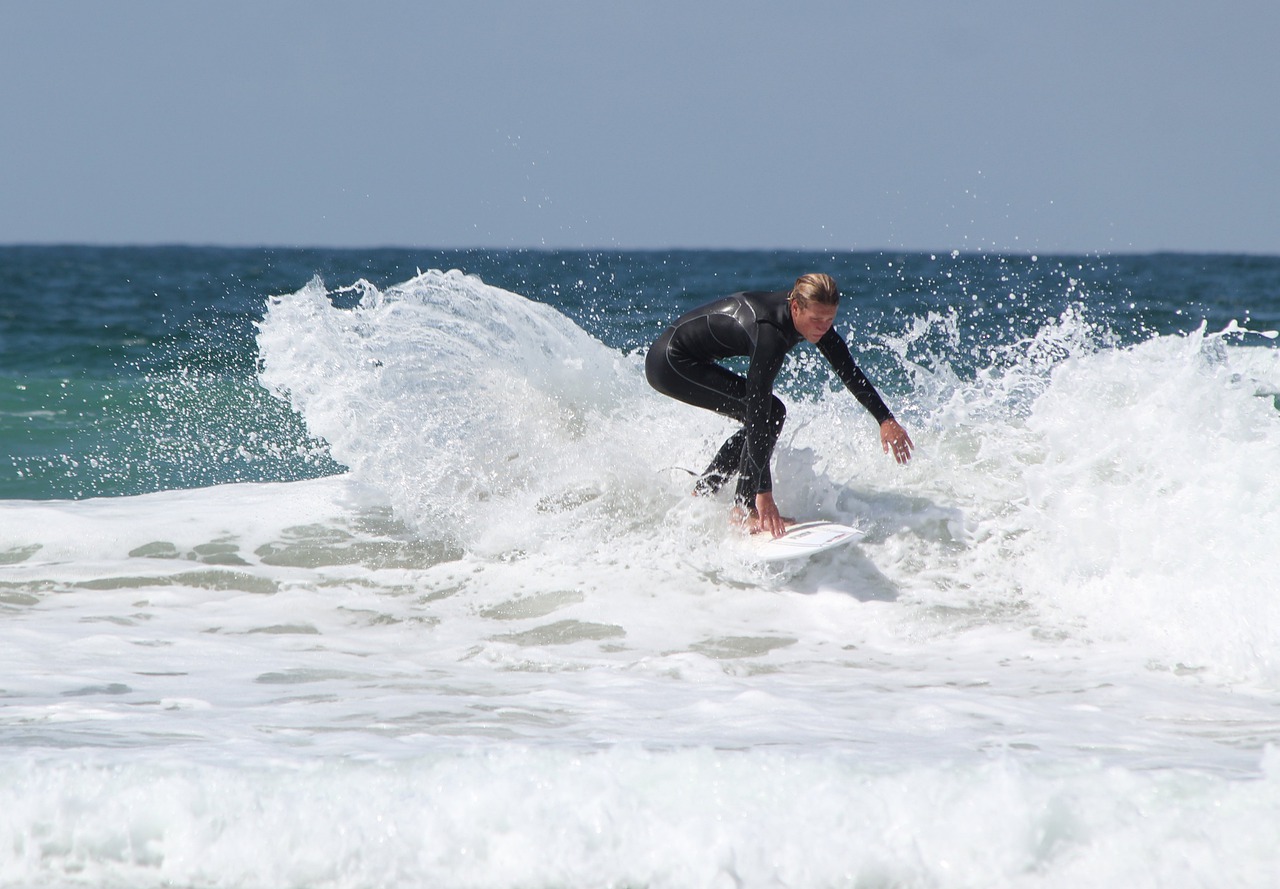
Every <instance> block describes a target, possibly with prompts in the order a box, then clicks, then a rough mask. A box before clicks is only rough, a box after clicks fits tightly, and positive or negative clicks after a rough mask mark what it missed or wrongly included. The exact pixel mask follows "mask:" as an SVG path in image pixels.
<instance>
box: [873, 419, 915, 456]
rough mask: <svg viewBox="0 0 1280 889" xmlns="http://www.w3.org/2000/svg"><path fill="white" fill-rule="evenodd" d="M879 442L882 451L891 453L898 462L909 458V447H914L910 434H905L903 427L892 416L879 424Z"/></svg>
mask: <svg viewBox="0 0 1280 889" xmlns="http://www.w3.org/2000/svg"><path fill="white" fill-rule="evenodd" d="M880 444H881V446H882V447H883V448H884V452H885V453H886V454H893V459H895V460H897V461H898V462H899V463H906V462H907V461H908V460H910V459H911V449H912V448H914V447H915V442H913V441H912V440H911V436H910V435H907V430H905V429H903V428H902V426H900V425H899V424H898V421H897V420H895V419H893V417H890V418H889V419H887V420H885V421H884V422H883V423H881V424H880Z"/></svg>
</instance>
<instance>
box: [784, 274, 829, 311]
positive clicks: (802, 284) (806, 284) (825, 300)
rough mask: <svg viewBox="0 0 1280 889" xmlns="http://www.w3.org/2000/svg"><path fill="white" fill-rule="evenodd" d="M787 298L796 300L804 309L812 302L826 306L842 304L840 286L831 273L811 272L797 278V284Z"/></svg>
mask: <svg viewBox="0 0 1280 889" xmlns="http://www.w3.org/2000/svg"><path fill="white" fill-rule="evenodd" d="M787 298H788V299H790V300H794V301H795V302H796V303H797V304H798V305H799V306H800V308H802V309H803V308H807V307H808V305H809V303H810V302H815V303H819V304H821V305H824V306H838V305H840V288H838V287H836V282H835V279H834V278H832V277H831V276H830V275H824V274H822V273H821V272H810V273H809V274H807V275H801V276H800V277H799V278H796V283H795V286H794V287H792V288H791V295H790V296H788V297H787Z"/></svg>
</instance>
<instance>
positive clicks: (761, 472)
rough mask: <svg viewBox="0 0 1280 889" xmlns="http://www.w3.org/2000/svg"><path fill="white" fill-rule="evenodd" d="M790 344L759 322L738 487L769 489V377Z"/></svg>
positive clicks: (771, 436) (749, 378) (771, 438)
mask: <svg viewBox="0 0 1280 889" xmlns="http://www.w3.org/2000/svg"><path fill="white" fill-rule="evenodd" d="M789 348H790V344H789V343H787V342H786V341H785V340H784V339H783V338H782V336H781V334H780V333H779V332H778V331H777V330H776V329H775V328H773V327H771V326H768V325H763V324H762V325H760V332H759V339H758V341H757V343H756V350H755V353H754V354H753V355H752V356H751V365H750V367H748V369H747V421H746V424H745V429H746V433H747V442H746V453H745V455H744V456H745V459H744V460H743V461H742V465H741V471H742V475H743V478H742V482H741V484H740V486H739V491H746V492H750V491H754V492H755V493H760V492H762V491H768V490H770V489H771V488H772V487H773V485H772V477H771V476H770V474H769V471H768V470H769V458H770V457H771V456H772V455H773V442H774V441H775V440H776V438H775V435H774V433H773V431H772V430H771V428H770V427H771V424H772V423H773V418H772V416H771V415H772V413H773V381H774V380H775V379H776V378H777V376H778V371H780V370H781V369H782V362H783V360H784V359H785V358H786V357H787V351H788V349H789Z"/></svg>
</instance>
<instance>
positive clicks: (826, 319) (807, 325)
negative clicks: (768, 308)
mask: <svg viewBox="0 0 1280 889" xmlns="http://www.w3.org/2000/svg"><path fill="white" fill-rule="evenodd" d="M838 311H839V307H838V306H824V305H823V304H822V303H815V302H811V303H809V304H808V305H804V306H802V305H800V303H799V302H797V301H796V300H792V301H791V321H792V322H793V323H794V324H795V326H796V332H797V333H799V334H800V335H801V336H802V337H804V338H805V339H806V340H808V341H809V342H811V343H816V342H817V341H818V340H820V339H822V337H823V336H825V335H826V332H827V331H828V330H830V329H831V325H832V324H835V322H836V312H838Z"/></svg>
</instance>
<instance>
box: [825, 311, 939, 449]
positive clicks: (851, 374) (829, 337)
mask: <svg viewBox="0 0 1280 889" xmlns="http://www.w3.org/2000/svg"><path fill="white" fill-rule="evenodd" d="M817 345H818V350H819V351H820V352H822V355H823V357H824V358H826V359H827V363H828V364H830V365H831V369H832V370H834V371H835V372H836V376H838V377H839V378H840V382H842V383H844V385H845V388H846V389H848V390H849V391H850V392H851V393H853V397H854V398H856V399H858V402H859V403H860V404H861V405H862V406H863V407H865V408H866V409H867V410H868V411H869V412H870V413H871V416H873V417H875V419H876V422H877V423H879V424H880V446H881V447H882V448H884V452H885V453H886V454H892V455H893V459H895V460H897V461H898V462H899V463H906V462H907V461H908V460H910V459H911V450H912V448H914V447H915V443H914V442H912V441H911V436H909V435H907V430H905V429H903V428H902V424H901V423H899V422H898V421H897V419H896V418H895V417H894V416H893V411H891V410H889V406H888V405H887V404H885V403H884V399H883V398H881V397H880V393H879V392H877V391H876V387H875V386H873V385H872V384H871V381H870V380H868V379H867V375H866V374H864V373H863V372H862V368H860V367H858V365H857V364H856V363H855V362H854V360H853V355H852V354H850V352H849V346H848V344H847V343H846V342H845V341H844V337H842V336H840V334H838V333H836V330H835V328H834V327H833V328H831V329H830V330H828V331H827V332H826V334H825V335H823V337H822V339H820V340H818V344H817Z"/></svg>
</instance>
